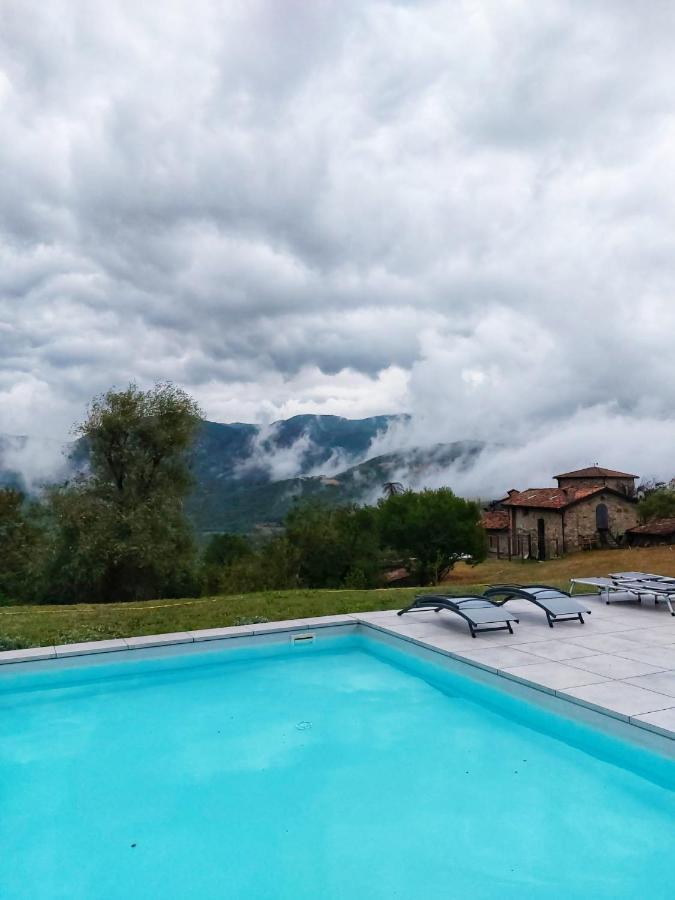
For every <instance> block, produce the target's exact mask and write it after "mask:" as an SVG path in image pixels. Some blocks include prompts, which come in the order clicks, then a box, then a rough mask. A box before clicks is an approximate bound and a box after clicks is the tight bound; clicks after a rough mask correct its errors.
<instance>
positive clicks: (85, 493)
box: [50, 384, 200, 601]
mask: <svg viewBox="0 0 675 900" xmlns="http://www.w3.org/2000/svg"><path fill="white" fill-rule="evenodd" d="M199 422H200V411H199V408H198V407H197V404H196V403H195V402H194V400H192V399H191V398H190V397H189V396H188V395H187V394H185V393H184V392H183V391H181V390H180V389H179V388H177V387H175V386H174V385H172V384H158V385H156V386H155V387H154V388H153V389H151V390H149V391H141V390H140V389H139V388H138V387H136V385H134V384H132V385H130V386H129V387H128V388H127V389H126V390H124V391H112V390H111V391H108V392H107V393H106V394H103V395H102V396H100V397H97V398H95V399H94V401H93V403H92V404H91V407H90V409H89V411H88V415H87V417H86V419H85V421H84V422H83V423H82V424H81V425H80V426H78V428H77V429H76V433H78V434H79V435H80V436H81V438H82V439H83V440H84V441H85V442H86V443H87V445H88V447H89V463H90V470H89V473H88V474H87V475H86V476H83V477H82V478H80V479H79V480H78V481H76V482H75V483H73V484H70V485H65V486H63V487H60V488H56V489H54V490H53V491H52V492H51V496H50V506H51V510H52V513H53V516H54V520H55V523H56V529H57V540H56V543H55V547H54V554H53V559H52V564H51V571H50V585H51V591H50V593H51V594H52V595H53V596H52V599H67V600H90V601H98V600H104V601H106V600H131V599H144V598H150V597H156V596H167V595H169V596H170V595H176V594H178V593H183V592H187V591H189V590H192V589H194V564H195V558H196V548H195V543H194V538H193V535H192V531H191V528H190V526H189V524H188V521H187V519H186V517H185V514H184V511H183V500H184V497H185V494H186V493H187V491H188V489H189V487H190V473H189V470H188V466H187V451H188V449H189V447H190V446H191V443H192V440H193V437H194V434H195V432H196V429H197V427H198V425H199Z"/></svg>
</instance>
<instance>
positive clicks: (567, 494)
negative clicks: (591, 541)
mask: <svg viewBox="0 0 675 900" xmlns="http://www.w3.org/2000/svg"><path fill="white" fill-rule="evenodd" d="M606 490H607V488H606V487H605V486H604V485H602V484H589V485H586V486H584V487H572V488H527V490H525V491H513V492H512V493H511V494H509V496H508V498H507V499H506V500H504V501H503V503H504V506H531V507H534V508H536V509H563V508H564V507H566V506H570V505H571V504H572V503H577V502H578V501H579V500H583V499H584V498H586V497H590V496H591V495H593V494H597V493H598V492H599V491H606Z"/></svg>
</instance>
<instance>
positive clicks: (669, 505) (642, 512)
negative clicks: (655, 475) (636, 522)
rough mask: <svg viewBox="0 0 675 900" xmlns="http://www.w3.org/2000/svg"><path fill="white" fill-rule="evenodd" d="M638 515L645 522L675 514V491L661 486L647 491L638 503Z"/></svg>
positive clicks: (667, 517)
mask: <svg viewBox="0 0 675 900" xmlns="http://www.w3.org/2000/svg"><path fill="white" fill-rule="evenodd" d="M638 515H639V517H640V521H641V522H643V523H645V522H651V521H652V520H653V519H669V518H671V517H672V516H675V491H674V490H672V488H667V487H659V488H657V489H655V490H652V491H649V492H646V493H645V495H644V496H643V497H642V499H641V500H640V502H639V504H638Z"/></svg>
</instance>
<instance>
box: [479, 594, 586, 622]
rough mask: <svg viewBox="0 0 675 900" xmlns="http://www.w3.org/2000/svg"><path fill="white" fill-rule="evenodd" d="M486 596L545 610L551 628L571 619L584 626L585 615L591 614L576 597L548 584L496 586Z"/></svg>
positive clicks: (497, 600) (499, 601)
mask: <svg viewBox="0 0 675 900" xmlns="http://www.w3.org/2000/svg"><path fill="white" fill-rule="evenodd" d="M485 596H486V597H489V598H490V599H491V600H495V601H496V602H497V603H500V604H502V603H508V601H509V600H513V599H514V598H515V597H519V598H520V599H521V600H527V601H529V602H530V603H534V605H535V606H538V607H539V608H540V609H543V610H544V612H545V613H546V618H547V620H548V624H549V626H550V627H551V628H553V624H554V622H567V621H569V620H571V619H578V620H579V621H580V622H581V624H582V625H583V624H584V615H583V614H584V613H588V614H590V612H591V611H590V609H589V608H588V606H587V605H586V604H584V603H581V602H580V601H579V600H577V598H576V597H571V596H570V595H569V594H568V593H567V592H566V591H561V590H559V589H558V588H555V587H550V586H549V585H547V584H524V585H520V584H496V585H494V586H493V587H491V588H488V589H487V591H485Z"/></svg>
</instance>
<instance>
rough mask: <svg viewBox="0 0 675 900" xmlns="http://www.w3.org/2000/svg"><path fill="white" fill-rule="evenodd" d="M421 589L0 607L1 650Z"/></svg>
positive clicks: (298, 613)
mask: <svg viewBox="0 0 675 900" xmlns="http://www.w3.org/2000/svg"><path fill="white" fill-rule="evenodd" d="M468 588H469V586H468V585H462V591H464V592H468ZM429 590H432V589H431V588H430V589H429ZM417 593H420V589H419V588H405V589H393V588H389V589H383V590H373V591H351V590H344V591H329V590H316V591H309V590H295V591H266V592H265V593H260V594H236V595H233V596H229V597H200V598H197V599H195V598H186V599H183V600H148V601H145V602H142V603H108V604H80V605H73V606H46V605H45V606H37V605H36V606H8V607H0V648H2V649H12V648H15V647H16V648H19V647H37V646H45V645H49V644H68V643H75V642H77V641H99V640H104V639H105V638H116V637H132V636H134V635H139V634H161V633H163V632H171V631H186V630H194V629H197V628H219V627H223V626H226V625H236V624H242V623H244V622H245V621H246V620H250V619H253V618H257V617H262V618H265V619H268V620H269V621H278V620H282V619H300V618H303V617H305V616H328V615H333V614H337V613H348V612H364V611H367V610H375V609H400V608H401V607H402V606H404V605H405V604H406V602H409V599H408V598H411V597H413V596H414V595H415V594H417Z"/></svg>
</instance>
